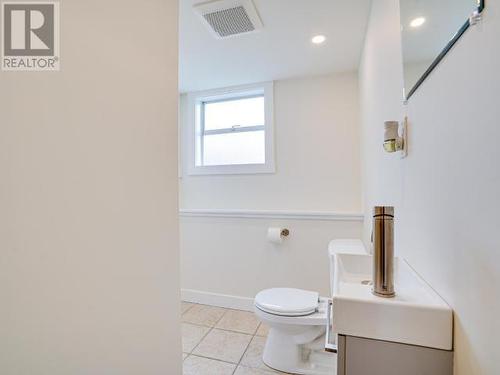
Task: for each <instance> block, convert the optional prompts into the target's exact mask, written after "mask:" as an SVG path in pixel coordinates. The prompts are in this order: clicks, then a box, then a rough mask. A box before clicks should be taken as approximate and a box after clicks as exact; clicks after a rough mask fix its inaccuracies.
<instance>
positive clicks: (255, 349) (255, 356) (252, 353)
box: [241, 336, 273, 371]
mask: <svg viewBox="0 0 500 375" xmlns="http://www.w3.org/2000/svg"><path fill="white" fill-rule="evenodd" d="M265 344H266V338H265V337H259V336H254V337H253V339H252V342H251V343H250V345H249V346H248V349H247V350H246V352H245V354H244V355H243V358H242V359H241V364H242V365H243V366H246V367H252V368H258V369H262V370H268V371H273V370H272V369H271V368H269V367H267V366H266V364H265V363H264V362H263V361H262V354H263V353H264V346H265Z"/></svg>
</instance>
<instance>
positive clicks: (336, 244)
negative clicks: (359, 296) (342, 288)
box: [328, 239, 368, 296]
mask: <svg viewBox="0 0 500 375" xmlns="http://www.w3.org/2000/svg"><path fill="white" fill-rule="evenodd" d="M334 254H363V255H364V254H368V252H367V251H366V248H365V245H364V244H363V242H362V241H361V240H356V239H339V240H332V241H330V243H329V244H328V257H329V260H330V296H331V295H332V294H333V290H334V288H333V283H334V280H335V277H334V276H335V275H334V274H333V273H334V272H335V265H334V262H335V257H334V256H333V255H334Z"/></svg>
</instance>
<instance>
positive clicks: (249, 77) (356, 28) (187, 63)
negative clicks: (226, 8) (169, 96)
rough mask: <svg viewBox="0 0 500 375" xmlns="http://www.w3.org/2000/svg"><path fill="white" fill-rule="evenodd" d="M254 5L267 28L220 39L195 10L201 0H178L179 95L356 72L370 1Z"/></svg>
mask: <svg viewBox="0 0 500 375" xmlns="http://www.w3.org/2000/svg"><path fill="white" fill-rule="evenodd" d="M253 1H254V4H255V6H256V8H257V10H258V12H259V15H260V17H261V19H262V22H263V23H264V28H263V29H262V30H261V31H259V32H256V33H250V34H245V35H240V36H236V37H232V38H227V39H216V38H214V37H213V36H212V34H211V33H210V32H209V30H208V29H207V28H206V26H205V25H204V24H203V23H202V22H201V20H200V18H199V16H198V15H197V14H196V13H195V12H194V11H193V9H192V6H193V4H197V3H200V2H203V1H200V0H180V25H179V28H180V41H179V44H180V45H179V51H180V61H179V88H180V91H181V92H189V91H197V90H205V89H210V88H217V87H225V86H232V85H239V84H246V83H251V82H262V81H270V80H276V79H284V78H290V77H301V76H308V75H318V74H325V73H330V72H342V71H354V70H356V69H357V68H358V63H359V59H360V54H361V50H362V45H363V41H364V36H365V31H366V25H367V22H368V16H369V12H370V3H371V0H349V1H346V0H253ZM316 34H324V35H326V37H327V40H326V42H325V43H324V44H322V45H320V46H317V45H313V44H312V43H311V37H312V36H314V35H316Z"/></svg>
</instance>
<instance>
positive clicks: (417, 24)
mask: <svg viewBox="0 0 500 375" xmlns="http://www.w3.org/2000/svg"><path fill="white" fill-rule="evenodd" d="M424 23H425V18H424V17H417V18H414V19H413V20H411V22H410V26H411V27H420V26H422V25H423V24H424Z"/></svg>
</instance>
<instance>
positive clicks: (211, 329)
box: [189, 311, 227, 363]
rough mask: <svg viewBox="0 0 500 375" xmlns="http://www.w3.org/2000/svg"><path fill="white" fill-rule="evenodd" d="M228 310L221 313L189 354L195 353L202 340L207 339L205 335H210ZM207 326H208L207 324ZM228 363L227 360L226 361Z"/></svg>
mask: <svg viewBox="0 0 500 375" xmlns="http://www.w3.org/2000/svg"><path fill="white" fill-rule="evenodd" d="M226 312H227V311H224V313H223V314H222V315H221V317H220V318H219V319H218V320H217V321H216V322H215V323H214V325H213V326H212V327H209V328H210V329H209V330H208V331H207V333H206V334H205V335H203V337H202V338H201V339H200V341H198V344H196V346H195V347H194V348H193V349H192V350H191V352H190V353H189V355H191V354H193V352H194V351H195V350H196V348H197V347H198V346H199V345H200V344H201V342H202V341H203V340H204V339H205V337H207V336H208V334H209V333H210V332H212V331H213V330H214V328H215V326H216V325H217V324H218V323H219V322H220V321H221V320H222V318H223V317H224V315H226ZM205 327H206V326H205ZM193 355H196V354H193ZM221 362H224V361H221ZM226 363H227V362H226Z"/></svg>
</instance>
